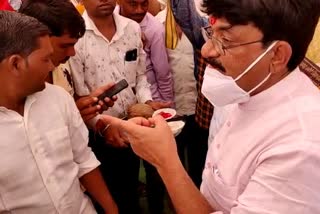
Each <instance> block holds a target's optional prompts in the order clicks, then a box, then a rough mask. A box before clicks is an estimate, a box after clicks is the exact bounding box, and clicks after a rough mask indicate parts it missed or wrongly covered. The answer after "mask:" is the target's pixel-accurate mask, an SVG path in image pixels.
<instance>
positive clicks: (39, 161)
mask: <svg viewBox="0 0 320 214" xmlns="http://www.w3.org/2000/svg"><path fill="white" fill-rule="evenodd" d="M0 38H1V39H0V84H1V87H2V89H1V91H0V127H1V128H0V130H1V131H0V144H1V145H0V147H1V150H0V152H1V155H0V157H1V161H0V163H1V167H0V181H1V182H0V198H1V201H0V212H1V213H6V212H8V213H96V211H95V209H94V208H93V206H92V203H91V201H90V199H89V198H88V197H87V196H86V195H85V194H84V193H83V191H82V189H81V185H82V186H83V187H84V188H86V190H87V191H88V192H89V193H90V194H91V195H92V197H93V198H95V200H97V201H98V202H99V203H100V204H101V206H103V208H104V210H105V212H108V213H109V212H110V213H118V211H117V206H116V204H115V203H114V201H113V200H112V197H111V195H110V193H109V191H108V188H107V187H106V185H105V183H104V181H103V179H102V177H101V174H100V171H99V169H98V166H99V161H98V160H97V159H96V157H95V156H94V154H93V153H92V151H91V149H90V148H89V147H88V146H87V143H88V131H87V129H86V126H85V124H84V123H83V121H82V118H81V116H80V114H79V111H78V110H77V108H76V106H75V103H74V101H73V99H72V97H71V96H70V95H69V94H68V93H67V92H66V91H65V90H63V89H61V88H59V87H57V86H53V85H51V84H46V83H45V80H46V78H47V76H48V74H49V72H50V71H51V70H52V69H53V68H54V66H53V64H52V61H51V55H52V52H53V49H52V46H51V43H50V40H49V30H48V28H47V27H46V26H45V25H43V24H42V23H40V22H39V21H37V20H36V19H34V18H31V17H28V16H25V15H22V14H19V13H15V12H6V11H0ZM21 38H23V39H21Z"/></svg>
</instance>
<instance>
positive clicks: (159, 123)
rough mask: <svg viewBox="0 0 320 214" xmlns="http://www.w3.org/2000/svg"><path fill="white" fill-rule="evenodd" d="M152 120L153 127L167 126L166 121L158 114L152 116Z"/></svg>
mask: <svg viewBox="0 0 320 214" xmlns="http://www.w3.org/2000/svg"><path fill="white" fill-rule="evenodd" d="M152 122H153V123H154V125H155V128H160V129H162V128H164V127H167V128H169V126H168V123H167V121H166V120H165V119H164V118H163V117H162V116H160V115H156V116H155V117H153V118H152Z"/></svg>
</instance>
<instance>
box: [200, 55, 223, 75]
mask: <svg viewBox="0 0 320 214" xmlns="http://www.w3.org/2000/svg"><path fill="white" fill-rule="evenodd" d="M204 61H205V62H206V63H208V64H209V65H211V66H212V67H214V68H216V69H218V70H220V71H221V72H223V73H225V72H226V69H225V68H224V67H223V65H222V64H221V63H220V62H219V61H218V60H216V59H215V58H205V59H204Z"/></svg>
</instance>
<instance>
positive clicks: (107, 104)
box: [104, 97, 114, 107]
mask: <svg viewBox="0 0 320 214" xmlns="http://www.w3.org/2000/svg"><path fill="white" fill-rule="evenodd" d="M104 104H105V105H106V106H107V107H112V106H113V104H114V102H113V101H112V100H111V99H110V98H109V97H106V98H104Z"/></svg>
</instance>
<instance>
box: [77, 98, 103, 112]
mask: <svg viewBox="0 0 320 214" xmlns="http://www.w3.org/2000/svg"><path fill="white" fill-rule="evenodd" d="M97 101H98V98H96V97H91V96H86V97H81V98H79V99H78V100H77V101H76V105H77V108H78V109H79V110H80V111H81V110H82V109H84V108H86V107H87V106H90V105H92V104H95V103H96V102H97Z"/></svg>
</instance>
